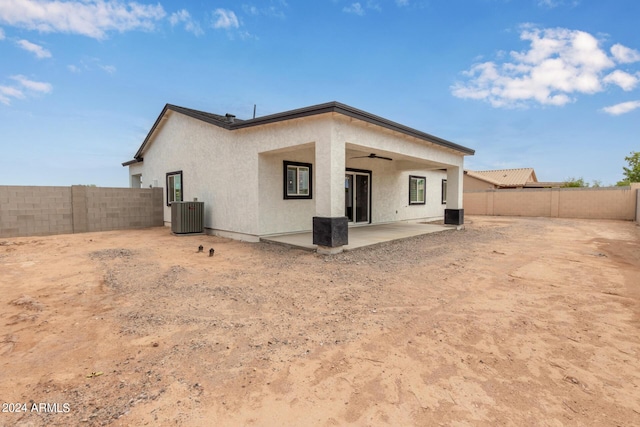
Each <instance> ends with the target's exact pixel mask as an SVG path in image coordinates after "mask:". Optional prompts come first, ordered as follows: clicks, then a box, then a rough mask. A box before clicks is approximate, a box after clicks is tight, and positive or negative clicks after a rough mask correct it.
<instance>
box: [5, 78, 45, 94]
mask: <svg viewBox="0 0 640 427" xmlns="http://www.w3.org/2000/svg"><path fill="white" fill-rule="evenodd" d="M11 78H12V79H13V80H15V81H17V82H18V83H20V85H21V86H23V87H25V88H27V89H29V90H31V91H33V92H40V93H50V92H51V91H52V90H53V87H52V86H51V84H50V83H44V82H36V81H34V80H29V79H28V78H26V77H25V76H23V75H21V74H18V75H15V76H11Z"/></svg>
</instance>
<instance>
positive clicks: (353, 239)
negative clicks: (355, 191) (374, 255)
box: [260, 222, 457, 251]
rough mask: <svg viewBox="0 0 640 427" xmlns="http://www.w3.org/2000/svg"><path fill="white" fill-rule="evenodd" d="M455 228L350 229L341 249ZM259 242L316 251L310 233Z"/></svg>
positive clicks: (424, 225) (412, 225)
mask: <svg viewBox="0 0 640 427" xmlns="http://www.w3.org/2000/svg"><path fill="white" fill-rule="evenodd" d="M456 228H457V227H456V226H451V225H438V224H432V223H425V222H398V223H392V224H375V225H364V226H358V227H350V228H349V244H348V245H345V246H344V247H343V249H344V250H345V251H350V250H353V249H358V248H363V247H366V246H372V245H377V244H380V243H385V242H391V241H394V240H402V239H408V238H410V237H415V236H420V235H423V234H430V233H438V232H441V231H447V230H455V229H456ZM260 240H261V241H263V242H269V243H277V244H281V245H285V246H291V247H294V248H298V249H305V250H309V251H314V250H316V249H317V245H314V244H313V234H312V233H311V232H305V233H292V234H280V235H274V236H268V237H261V238H260Z"/></svg>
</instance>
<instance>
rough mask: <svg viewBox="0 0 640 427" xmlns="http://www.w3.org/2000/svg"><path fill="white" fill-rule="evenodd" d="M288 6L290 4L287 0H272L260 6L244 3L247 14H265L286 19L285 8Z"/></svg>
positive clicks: (243, 6) (243, 7) (243, 8)
mask: <svg viewBox="0 0 640 427" xmlns="http://www.w3.org/2000/svg"><path fill="white" fill-rule="evenodd" d="M263 3H264V2H263ZM288 7H289V5H288V4H287V2H286V1H282V0H279V1H276V0H271V1H270V4H269V5H264V4H262V5H261V6H260V7H257V6H254V5H252V4H243V5H242V10H243V11H244V13H246V14H247V15H253V16H260V15H264V16H269V17H273V18H280V19H284V18H285V17H286V15H285V9H286V8H288Z"/></svg>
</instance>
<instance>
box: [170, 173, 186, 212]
mask: <svg viewBox="0 0 640 427" xmlns="http://www.w3.org/2000/svg"><path fill="white" fill-rule="evenodd" d="M182 194H183V193H182V171H177V172H169V173H168V174H167V206H171V203H173V202H181V201H182Z"/></svg>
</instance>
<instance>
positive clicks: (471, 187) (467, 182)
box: [464, 174, 495, 192]
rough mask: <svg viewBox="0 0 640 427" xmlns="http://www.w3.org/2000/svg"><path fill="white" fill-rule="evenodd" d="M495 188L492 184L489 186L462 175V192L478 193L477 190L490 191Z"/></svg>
mask: <svg viewBox="0 0 640 427" xmlns="http://www.w3.org/2000/svg"><path fill="white" fill-rule="evenodd" d="M493 188H495V186H494V185H493V184H489V183H488V182H487V181H482V180H480V179H477V178H474V177H471V176H469V175H466V174H465V175H464V191H465V192H466V191H478V190H491V189H493Z"/></svg>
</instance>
